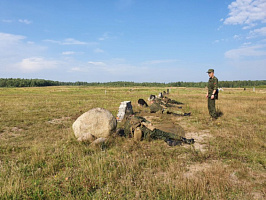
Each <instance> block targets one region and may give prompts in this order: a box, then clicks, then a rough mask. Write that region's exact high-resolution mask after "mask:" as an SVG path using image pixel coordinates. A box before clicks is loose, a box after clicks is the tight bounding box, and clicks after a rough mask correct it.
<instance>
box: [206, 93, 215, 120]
mask: <svg viewBox="0 0 266 200" xmlns="http://www.w3.org/2000/svg"><path fill="white" fill-rule="evenodd" d="M208 110H209V114H210V116H211V117H212V118H217V115H216V109H215V99H211V98H210V97H209V98H208Z"/></svg>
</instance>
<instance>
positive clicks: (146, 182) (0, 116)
mask: <svg viewBox="0 0 266 200" xmlns="http://www.w3.org/2000/svg"><path fill="white" fill-rule="evenodd" d="M167 89H170V94H169V96H168V97H169V98H171V99H174V100H177V101H181V102H183V103H184V105H182V106H183V108H182V109H183V110H184V111H186V112H191V116H189V117H180V116H171V115H167V116H166V115H162V116H160V115H156V116H148V117H150V118H151V117H153V118H151V119H154V123H155V124H156V123H157V124H160V125H163V124H171V128H172V129H173V127H176V128H177V129H178V130H181V129H180V127H181V128H182V130H183V132H182V134H184V135H185V136H186V137H188V138H189V137H193V138H195V144H194V145H183V146H174V147H170V146H168V145H167V144H166V143H165V142H164V141H160V140H152V141H146V140H144V141H140V142H136V141H134V140H133V139H132V138H125V137H119V136H115V135H113V136H112V137H110V138H109V139H108V141H107V142H106V143H105V144H104V145H99V146H91V145H90V144H89V143H86V142H78V141H77V140H76V138H75V136H74V134H73V130H72V124H73V122H74V121H75V120H76V119H77V117H79V116H80V115H81V114H83V113H84V112H86V111H88V110H90V109H92V108H95V107H102V108H105V109H107V110H109V111H110V112H111V113H112V114H113V115H114V116H116V115H117V111H118V108H119V105H120V102H121V101H126V100H129V101H131V102H132V105H133V110H134V112H136V113H139V112H141V111H142V108H140V107H138V106H137V100H138V99H139V98H143V99H145V100H147V98H148V97H149V95H150V94H158V93H159V92H162V91H163V90H165V91H166V90H167ZM205 94H206V89H204V88H185V87H183V88H181V87H172V88H161V87H160V88H158V87H134V88H129V87H113V88H112V87H108V88H107V87H85V86H53V87H39V88H36V87H30V88H23V87H22V88H0V199H265V198H266V182H265V180H266V153H265V152H266V148H265V147H266V144H265V141H266V137H265V133H266V89H265V88H259V89H256V90H255V91H253V88H247V89H246V90H243V89H237V88H234V89H232V88H230V89H229V88H224V90H223V91H221V92H220V93H219V100H218V101H217V108H218V110H219V112H220V114H221V116H220V118H218V120H216V121H211V120H210V119H209V116H208V111H207V100H206V98H205ZM118 126H119V124H118Z"/></svg>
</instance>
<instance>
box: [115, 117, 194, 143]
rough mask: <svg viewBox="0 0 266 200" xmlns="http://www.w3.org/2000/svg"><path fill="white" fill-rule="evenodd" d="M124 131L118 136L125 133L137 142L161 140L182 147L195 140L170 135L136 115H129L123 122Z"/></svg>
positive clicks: (121, 130)
mask: <svg viewBox="0 0 266 200" xmlns="http://www.w3.org/2000/svg"><path fill="white" fill-rule="evenodd" d="M121 124H122V127H123V128H122V129H120V130H119V131H118V132H119V133H118V134H120V135H122V134H121V132H123V133H124V135H125V136H127V137H134V139H135V140H141V139H148V140H149V139H161V140H164V141H165V142H166V143H167V144H168V145H169V146H176V145H181V144H182V143H186V144H193V143H194V139H186V138H184V137H181V136H179V135H176V134H174V133H168V132H165V131H162V130H160V129H157V128H155V127H154V126H152V124H151V123H150V122H149V121H147V120H146V119H145V118H143V117H140V116H135V115H128V116H127V117H126V118H124V119H123V121H122V122H121Z"/></svg>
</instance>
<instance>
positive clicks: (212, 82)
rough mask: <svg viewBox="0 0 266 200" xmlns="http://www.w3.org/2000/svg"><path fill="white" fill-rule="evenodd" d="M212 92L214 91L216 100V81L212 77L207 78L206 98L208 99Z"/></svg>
mask: <svg viewBox="0 0 266 200" xmlns="http://www.w3.org/2000/svg"><path fill="white" fill-rule="evenodd" d="M213 90H216V92H215V95H214V96H215V99H218V91H217V90H218V79H217V78H216V77H215V76H214V77H213V78H209V82H208V97H209V98H210V97H211V95H212V92H213Z"/></svg>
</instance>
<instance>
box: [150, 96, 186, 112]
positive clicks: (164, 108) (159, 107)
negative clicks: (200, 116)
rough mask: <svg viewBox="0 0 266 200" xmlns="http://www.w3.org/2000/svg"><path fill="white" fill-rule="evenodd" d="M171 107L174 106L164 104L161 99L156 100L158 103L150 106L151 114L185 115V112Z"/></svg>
mask: <svg viewBox="0 0 266 200" xmlns="http://www.w3.org/2000/svg"><path fill="white" fill-rule="evenodd" d="M170 100H171V99H170ZM171 107H173V105H171V104H168V103H164V101H163V100H161V99H156V101H155V102H153V103H152V104H151V105H150V106H149V108H150V112H151V113H163V114H176V115H184V112H182V111H179V110H175V109H172V108H171Z"/></svg>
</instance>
